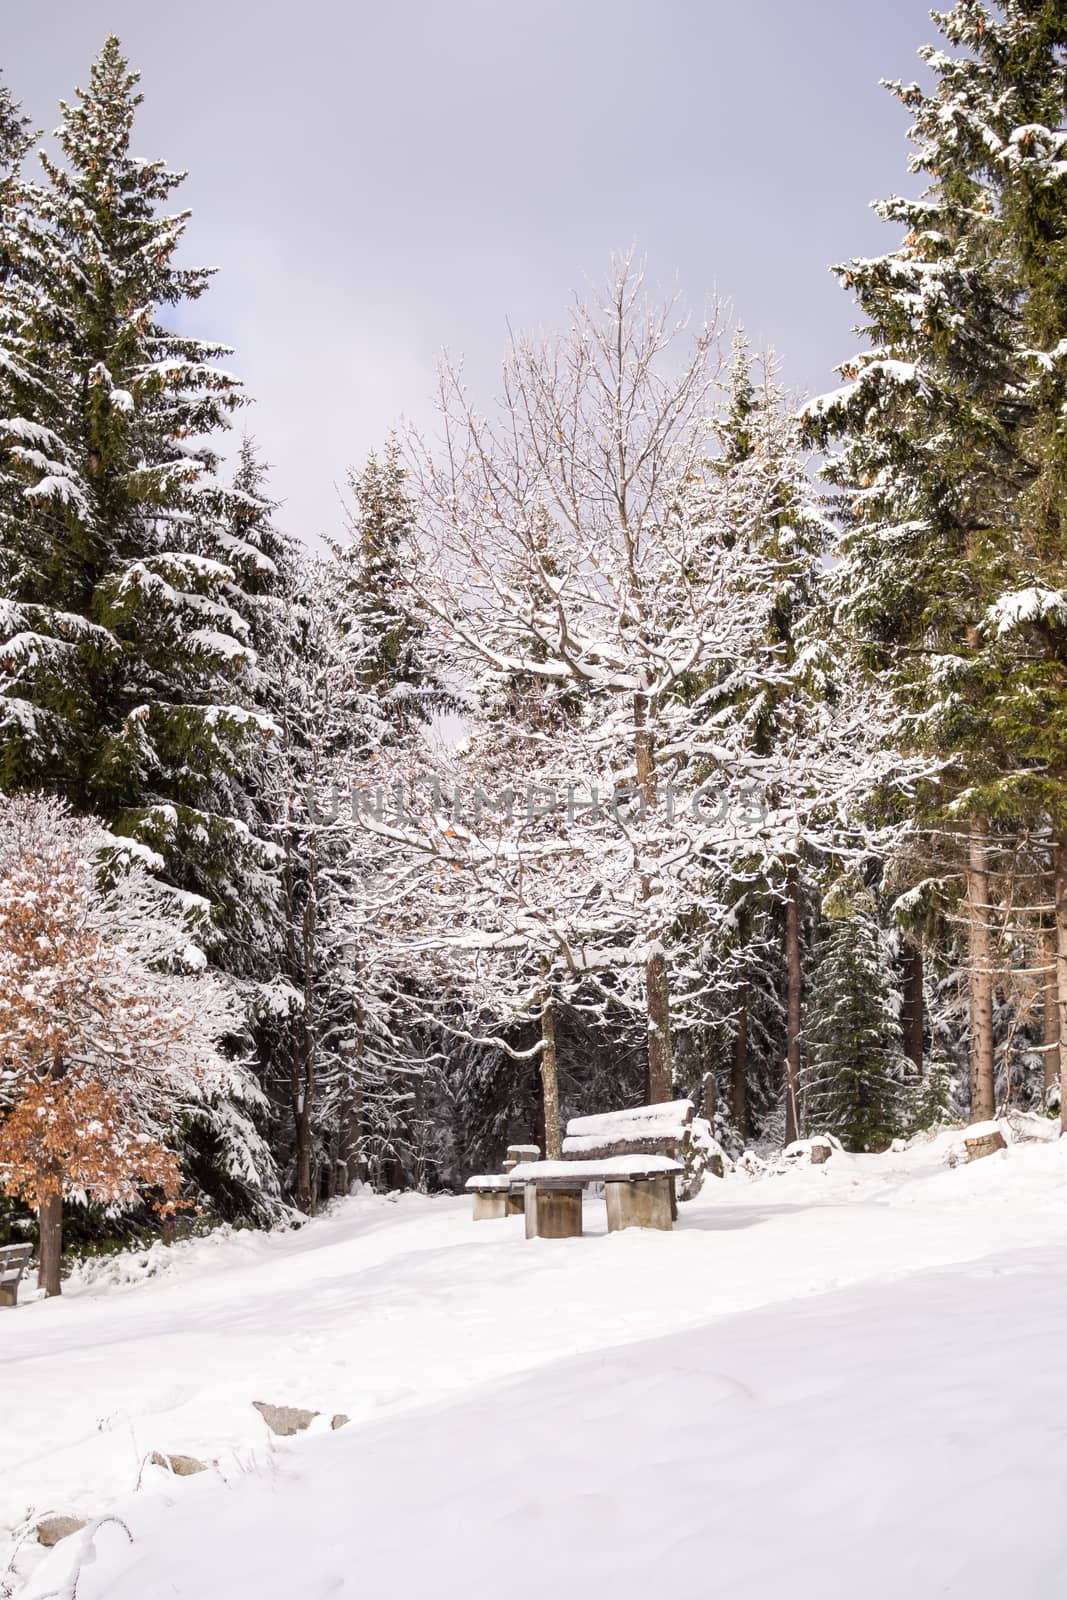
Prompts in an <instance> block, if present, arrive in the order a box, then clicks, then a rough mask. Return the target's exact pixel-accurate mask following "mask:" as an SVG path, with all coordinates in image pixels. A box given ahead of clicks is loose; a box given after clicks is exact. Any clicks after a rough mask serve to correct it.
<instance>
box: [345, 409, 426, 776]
mask: <svg viewBox="0 0 1067 1600" xmlns="http://www.w3.org/2000/svg"><path fill="white" fill-rule="evenodd" d="M405 477H406V471H405V468H404V465H403V462H402V459H401V454H400V446H399V443H398V442H397V440H396V438H395V437H394V436H391V437H390V438H389V439H388V441H387V442H386V445H385V449H384V452H383V454H382V457H381V460H379V459H378V457H377V455H375V454H373V453H372V454H371V455H370V456H369V457H368V459H367V462H366V465H365V466H364V467H363V470H362V471H361V472H359V473H355V472H351V473H350V474H349V479H348V483H349V488H350V490H351V493H352V497H353V504H352V507H351V509H350V512H349V519H348V534H349V537H348V539H347V541H345V542H344V543H342V544H333V545H331V546H330V554H331V557H332V563H333V565H332V576H331V579H330V581H331V582H332V583H333V585H334V586H335V588H336V591H337V593H336V600H335V605H336V609H337V624H336V625H337V627H338V629H339V630H340V642H341V646H342V648H343V650H344V652H345V653H346V655H347V657H348V660H349V663H350V675H351V682H352V689H353V691H355V692H359V693H362V695H363V697H364V703H363V708H362V715H363V717H364V718H366V717H367V715H368V713H369V712H370V710H371V706H372V704H373V705H375V706H376V708H377V714H376V715H375V716H374V717H373V723H372V726H370V727H368V729H367V732H368V736H369V737H370V738H372V739H373V740H374V741H375V742H376V743H377V744H378V745H379V746H381V747H385V746H388V745H394V744H398V743H403V742H404V741H405V740H407V739H410V737H411V736H412V735H413V734H414V733H415V732H416V731H417V730H418V729H419V728H422V727H425V726H426V725H427V724H428V723H429V722H430V721H431V720H432V718H433V717H434V715H435V714H436V713H438V712H440V711H445V710H449V709H452V708H453V707H454V705H455V700H454V697H453V696H452V695H450V694H449V693H448V692H447V691H446V690H445V688H444V686H443V685H442V684H441V683H440V682H439V681H438V680H437V677H436V676H435V674H434V672H433V671H432V670H431V668H430V665H429V662H428V659H427V630H426V625H425V623H424V621H422V620H421V619H420V617H419V616H418V615H417V614H416V613H415V612H414V611H413V609H412V606H411V603H410V596H411V592H412V585H411V573H410V570H409V569H410V565H411V562H412V560H413V559H414V558H415V549H414V511H413V508H412V505H411V502H410V501H409V499H408V497H407V494H406V493H405V489H404V479H405Z"/></svg>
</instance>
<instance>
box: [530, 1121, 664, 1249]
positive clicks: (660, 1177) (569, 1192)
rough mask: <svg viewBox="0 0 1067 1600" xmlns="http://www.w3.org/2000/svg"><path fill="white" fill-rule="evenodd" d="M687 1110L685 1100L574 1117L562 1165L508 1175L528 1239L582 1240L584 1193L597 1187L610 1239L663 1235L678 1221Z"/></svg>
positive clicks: (538, 1165)
mask: <svg viewBox="0 0 1067 1600" xmlns="http://www.w3.org/2000/svg"><path fill="white" fill-rule="evenodd" d="M693 1110H694V1108H693V1102H692V1101H691V1100H668V1101H664V1102H662V1103H661V1104H659V1105H654V1106H634V1107H633V1108H632V1110H628V1111H606V1112H601V1113H599V1114H598V1115H596V1116H592V1117H572V1118H571V1120H570V1122H568V1124H567V1132H566V1136H565V1137H564V1140H563V1160H562V1161H561V1162H547V1161H539V1162H529V1163H523V1164H522V1165H521V1166H518V1167H516V1168H515V1170H514V1171H513V1173H512V1177H513V1178H519V1177H522V1178H523V1180H524V1182H525V1183H526V1201H525V1206H524V1210H525V1213H526V1237H527V1238H528V1239H565V1238H573V1237H574V1235H575V1234H580V1233H581V1231H582V1192H583V1190H584V1189H587V1188H592V1187H594V1186H596V1187H599V1186H600V1185H603V1188H604V1199H605V1202H606V1204H607V1208H608V1231H609V1232H610V1233H615V1232H616V1231H617V1230H618V1229H620V1228H662V1229H669V1228H670V1227H671V1226H672V1224H673V1223H674V1221H675V1219H676V1218H677V1216H678V1196H677V1185H678V1180H679V1178H682V1177H684V1175H685V1172H686V1165H687V1158H688V1157H689V1154H690V1151H691V1147H692V1139H693ZM557 1168H558V1169H559V1170H558V1171H557V1170H555V1169H557Z"/></svg>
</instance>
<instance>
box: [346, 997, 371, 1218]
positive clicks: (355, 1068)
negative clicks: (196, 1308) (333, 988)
mask: <svg viewBox="0 0 1067 1600" xmlns="http://www.w3.org/2000/svg"><path fill="white" fill-rule="evenodd" d="M357 978H358V973H357ZM363 1021H364V1018H363V1007H362V1005H361V1004H360V1002H359V1000H356V1001H354V1003H353V1008H352V1028H353V1034H354V1037H355V1046H354V1048H353V1051H352V1059H351V1061H350V1062H349V1063H348V1069H347V1070H348V1082H347V1083H346V1085H345V1089H344V1095H343V1098H342V1101H341V1152H340V1156H341V1158H340V1169H341V1176H342V1182H343V1183H344V1192H345V1193H346V1194H350V1193H351V1191H352V1185H353V1184H354V1183H365V1182H366V1181H367V1171H366V1162H365V1161H364V1160H363Z"/></svg>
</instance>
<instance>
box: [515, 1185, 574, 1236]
mask: <svg viewBox="0 0 1067 1600" xmlns="http://www.w3.org/2000/svg"><path fill="white" fill-rule="evenodd" d="M531 1190H532V1191H533V1200H534V1203H533V1206H532V1207H531V1205H530V1198H531ZM581 1231H582V1191H581V1189H580V1188H574V1189H546V1188H542V1187H540V1186H539V1185H538V1184H537V1183H531V1184H527V1186H526V1237H527V1239H577V1238H578V1237H579V1236H580V1235H581Z"/></svg>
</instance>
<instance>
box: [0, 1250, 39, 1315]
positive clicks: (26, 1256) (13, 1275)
mask: <svg viewBox="0 0 1067 1600" xmlns="http://www.w3.org/2000/svg"><path fill="white" fill-rule="evenodd" d="M32 1254H33V1246H32V1245H29V1244H5V1245H0V1306H17V1305H18V1303H19V1280H20V1278H21V1277H22V1274H23V1273H24V1272H25V1270H26V1268H27V1267H28V1266H29V1264H30V1257H31V1256H32Z"/></svg>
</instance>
